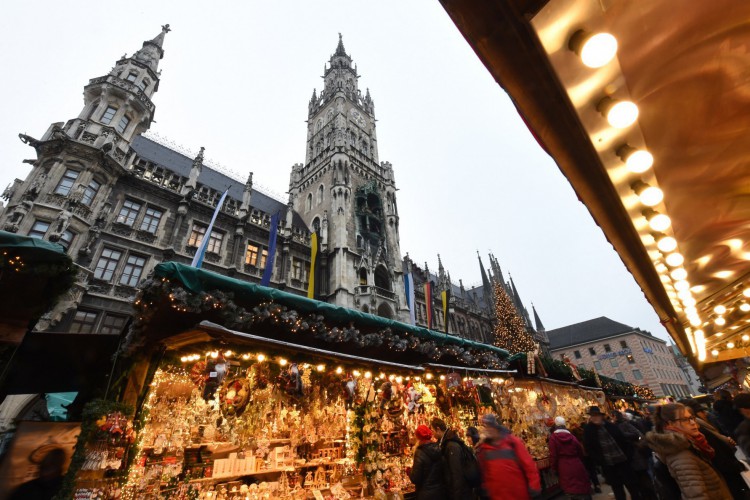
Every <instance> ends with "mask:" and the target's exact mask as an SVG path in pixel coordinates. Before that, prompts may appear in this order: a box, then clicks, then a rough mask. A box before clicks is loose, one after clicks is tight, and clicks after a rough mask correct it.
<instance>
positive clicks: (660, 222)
mask: <svg viewBox="0 0 750 500" xmlns="http://www.w3.org/2000/svg"><path fill="white" fill-rule="evenodd" d="M648 225H649V226H650V227H651V229H653V230H654V231H664V230H665V229H668V228H669V226H671V225H672V219H670V218H669V216H668V215H665V214H656V215H654V216H652V217H651V218H650V219H649V220H648Z"/></svg>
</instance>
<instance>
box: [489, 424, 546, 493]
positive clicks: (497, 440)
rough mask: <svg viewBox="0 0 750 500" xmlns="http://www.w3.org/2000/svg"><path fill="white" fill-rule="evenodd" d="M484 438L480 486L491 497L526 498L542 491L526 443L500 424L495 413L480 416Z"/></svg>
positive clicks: (534, 464)
mask: <svg viewBox="0 0 750 500" xmlns="http://www.w3.org/2000/svg"><path fill="white" fill-rule="evenodd" d="M481 426H482V431H483V434H484V436H486V437H485V440H484V442H482V444H480V445H479V449H478V452H477V459H478V460H479V467H480V469H481V470H482V487H483V489H484V493H485V494H486V495H487V497H488V498H490V500H528V499H530V498H531V497H535V496H537V495H539V494H540V493H541V488H542V486H541V482H540V479H539V470H538V469H537V467H536V462H534V459H533V458H532V456H531V454H529V451H528V450H527V449H526V445H524V444H523V441H521V440H520V439H519V438H517V437H516V436H513V435H512V434H511V433H510V431H509V430H508V429H507V428H505V427H503V426H502V425H500V423H499V422H498V421H497V418H496V417H495V415H491V414H488V415H484V416H483V417H482V419H481Z"/></svg>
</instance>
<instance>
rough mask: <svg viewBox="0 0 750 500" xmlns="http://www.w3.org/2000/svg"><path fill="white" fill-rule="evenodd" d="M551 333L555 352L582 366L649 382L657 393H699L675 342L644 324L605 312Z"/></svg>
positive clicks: (638, 382)
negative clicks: (675, 351) (679, 361)
mask: <svg viewBox="0 0 750 500" xmlns="http://www.w3.org/2000/svg"><path fill="white" fill-rule="evenodd" d="M547 336H548V338H549V343H550V353H551V354H552V356H553V357H554V358H558V359H562V358H564V357H568V358H569V359H570V361H571V362H572V363H573V364H574V365H577V366H578V367H579V368H585V369H588V370H591V369H595V370H596V371H597V372H598V373H599V374H601V375H606V376H607V377H611V378H614V379H617V380H621V381H624V382H630V383H632V384H637V385H644V386H647V387H649V388H651V390H652V391H653V392H654V394H655V395H656V396H657V397H663V396H670V395H671V396H674V397H676V398H682V397H689V396H690V394H691V393H693V394H696V393H697V391H694V390H692V389H691V388H690V386H689V385H688V383H687V380H686V379H685V375H684V372H683V370H682V368H681V367H680V366H679V365H678V364H677V361H676V360H675V357H674V354H673V350H672V348H671V346H668V345H667V343H666V342H665V341H663V340H661V339H658V338H656V337H654V336H653V335H651V333H650V332H647V331H644V330H641V329H640V328H634V327H632V326H628V325H625V324H623V323H618V322H617V321H613V320H611V319H609V318H606V317H604V316H602V317H599V318H595V319H591V320H588V321H583V322H581V323H576V324H573V325H569V326H564V327H562V328H556V329H554V330H548V331H547Z"/></svg>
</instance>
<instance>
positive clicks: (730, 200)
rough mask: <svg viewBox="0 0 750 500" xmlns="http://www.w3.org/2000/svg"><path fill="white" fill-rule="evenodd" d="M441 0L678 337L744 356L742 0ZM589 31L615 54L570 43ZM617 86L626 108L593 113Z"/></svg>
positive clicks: (748, 98)
mask: <svg viewBox="0 0 750 500" xmlns="http://www.w3.org/2000/svg"><path fill="white" fill-rule="evenodd" d="M441 3H442V4H443V6H444V7H445V9H446V11H447V12H448V14H449V15H450V16H451V18H452V19H453V21H454V22H455V24H456V26H457V27H458V28H459V30H460V31H461V33H462V34H463V35H464V37H465V38H466V40H467V41H468V43H469V44H470V45H471V46H472V48H473V49H474V50H475V52H476V53H477V55H478V56H479V58H480V59H481V60H482V61H483V63H484V64H485V66H486V67H487V68H488V70H489V71H490V73H491V74H492V75H493V77H494V78H495V79H496V81H497V82H498V83H499V84H500V86H501V87H502V88H503V89H505V90H506V91H507V92H508V94H509V95H510V97H511V99H512V100H513V102H514V103H515V105H516V108H517V109H518V112H519V114H520V115H521V116H522V117H523V119H524V120H525V122H526V124H527V125H528V127H529V129H530V131H531V132H532V133H533V134H534V135H535V137H536V138H537V140H538V141H539V143H540V145H541V147H543V148H544V149H545V150H546V151H547V152H548V153H549V154H550V155H551V156H552V157H553V158H554V160H555V161H556V163H557V165H558V166H559V168H560V170H561V171H562V173H563V174H564V175H565V176H566V177H567V179H568V180H569V181H570V183H571V185H572V187H573V188H574V189H575V191H576V193H577V194H578V197H579V199H580V200H581V201H582V202H583V203H584V204H585V205H586V206H587V208H588V209H589V211H590V212H591V215H592V216H593V218H594V220H595V221H596V223H597V224H598V225H599V226H600V227H601V228H602V231H603V232H604V234H605V235H606V237H607V238H608V240H609V241H610V242H611V244H612V245H613V246H614V248H615V249H616V251H617V252H618V254H619V255H620V257H621V258H622V261H623V263H624V264H625V265H626V267H627V268H628V270H629V271H630V272H631V273H632V274H633V277H634V278H635V280H636V281H637V282H638V284H639V285H640V287H641V289H642V290H643V292H644V294H645V296H646V298H647V299H648V300H649V302H650V303H651V304H652V306H653V307H654V309H655V311H656V313H657V314H658V316H659V318H660V319H661V321H662V323H663V324H664V326H665V327H666V329H667V331H668V332H669V334H670V335H671V336H672V338H673V339H674V340H675V342H676V343H677V345H678V347H679V348H680V350H681V351H682V352H683V353H684V354H685V355H686V356H687V357H688V358H689V359H690V360H691V362H692V363H693V364H694V365H695V366H697V367H699V368H700V367H701V365H702V363H703V362H711V361H719V360H726V359H732V358H737V357H741V356H744V355H745V354H744V351H743V350H742V349H741V347H743V346H747V345H749V343H750V336H749V335H748V334H750V330H748V328H749V327H750V305H748V300H750V299H749V297H748V296H750V289H748V288H750V225H748V220H750V168H748V158H750V142H749V141H747V138H746V135H747V131H748V130H750V78H748V77H747V75H746V74H747V68H748V65H749V64H750V53H748V51H747V50H746V47H747V46H748V44H749V43H750V25H748V23H747V22H746V20H747V19H748V18H750V4H748V3H747V2H737V1H734V0H718V1H715V2H691V3H690V5H689V8H681V7H680V6H678V5H676V4H675V2H673V1H669V0H652V1H649V2H629V1H626V0H606V1H601V0H581V1H576V2H571V1H568V0H490V1H484V0H441ZM579 31H580V33H579V34H578V35H576V33H578V32H579ZM600 32H606V33H610V34H611V35H613V36H614V37H615V39H616V40H617V43H618V50H617V53H616V56H615V57H614V59H612V60H610V62H608V63H606V64H604V65H603V66H601V67H598V68H591V67H587V66H585V65H584V64H583V63H582V59H581V58H580V57H579V56H578V54H577V53H576V52H575V51H574V49H577V46H576V43H577V41H580V40H581V39H583V38H585V36H586V35H592V34H596V33H600ZM574 35H576V36H577V37H578V38H574ZM578 47H580V46H578ZM608 99H609V100H608ZM615 101H631V102H633V103H635V104H636V105H637V107H638V110H639V114H638V116H637V119H636V120H635V122H633V123H631V124H630V125H625V126H624V127H622V128H617V127H615V126H613V125H611V124H610V123H608V120H607V119H605V117H604V115H603V113H604V112H606V111H607V110H608V109H610V107H611V105H612V104H613V103H615ZM631 148H632V149H631ZM637 149H641V150H645V151H648V152H650V153H651V154H652V156H653V165H652V166H651V167H646V168H645V169H643V167H641V169H637V168H636V167H635V166H632V168H631V167H627V166H626V163H625V162H624V159H626V158H627V155H628V154H630V152H632V151H633V150H637ZM638 170H641V171H638ZM646 185H648V186H651V187H655V188H659V189H660V190H661V192H662V193H663V200H662V201H659V200H658V196H657V197H656V198H653V199H650V200H647V197H645V196H642V195H643V193H644V189H645V188H646V187H648V186H646ZM650 193H652V194H653V193H655V191H653V190H651V191H650ZM646 201H648V204H646ZM656 213H659V214H661V215H666V216H668V217H669V218H670V219H671V224H670V223H669V222H667V223H666V224H664V222H665V219H664V218H663V217H662V218H661V220H660V222H662V225H661V227H658V225H657V224H655V223H654V222H653V221H650V219H653V218H654V215H655V214H656ZM665 237H668V238H667V239H665ZM669 238H673V239H669ZM662 240H663V241H662ZM675 244H676V245H675ZM672 254H674V255H673V256H672V257H670V255H672ZM682 261H684V262H682ZM704 339H705V341H704ZM714 350H715V352H712V351H714Z"/></svg>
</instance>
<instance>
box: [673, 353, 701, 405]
mask: <svg viewBox="0 0 750 500" xmlns="http://www.w3.org/2000/svg"><path fill="white" fill-rule="evenodd" d="M669 348H670V349H671V350H672V355H673V356H674V360H675V363H677V366H678V367H679V368H680V370H682V375H683V377H685V381H686V382H687V385H688V387H689V388H690V393H691V394H694V395H698V394H701V393H704V392H705V388H704V386H703V383H702V382H701V379H700V378H698V374H697V373H696V372H695V369H694V368H693V367H692V366H690V363H689V362H688V360H687V358H686V357H685V356H684V355H683V354H682V353H681V352H680V349H679V348H678V347H677V346H676V345H674V344H671V343H670V345H669Z"/></svg>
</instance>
